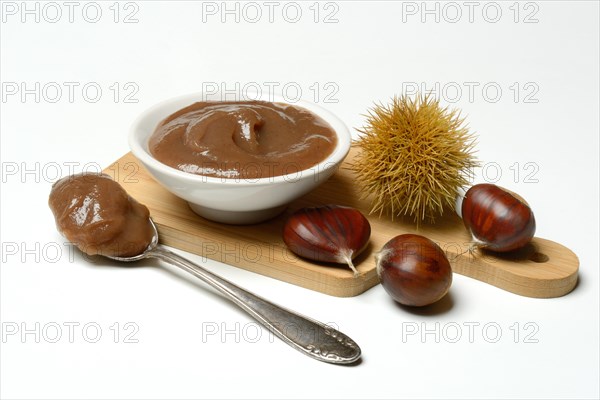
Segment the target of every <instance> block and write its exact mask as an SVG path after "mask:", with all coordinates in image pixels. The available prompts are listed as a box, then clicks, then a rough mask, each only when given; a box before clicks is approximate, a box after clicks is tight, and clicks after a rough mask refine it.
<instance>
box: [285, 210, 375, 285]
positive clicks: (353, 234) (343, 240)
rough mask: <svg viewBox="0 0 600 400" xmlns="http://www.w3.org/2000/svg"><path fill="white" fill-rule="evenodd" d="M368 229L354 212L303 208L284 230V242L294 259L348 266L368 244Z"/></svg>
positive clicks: (366, 224) (369, 230)
mask: <svg viewBox="0 0 600 400" xmlns="http://www.w3.org/2000/svg"><path fill="white" fill-rule="evenodd" d="M370 237H371V225H370V224H369V221H368V220H367V218H366V217H365V216H364V215H363V214H362V213H361V212H360V211H358V210H357V209H355V208H351V207H344V206H338V205H326V206H321V207H306V208H302V209H300V210H298V211H296V212H295V213H293V214H292V215H291V216H290V217H289V218H288V220H287V221H286V223H285V226H284V227H283V241H284V242H285V244H286V245H287V246H288V248H289V249H290V250H291V251H293V252H294V253H296V254H297V255H299V256H301V257H304V258H308V259H311V260H315V261H323V262H333V263H340V264H348V266H349V267H350V269H352V271H353V272H354V276H358V271H357V270H356V268H355V267H354V263H353V262H352V259H354V258H355V257H356V256H358V255H359V254H360V253H361V252H362V251H363V250H364V249H365V248H366V247H367V244H368V243H369V238H370Z"/></svg>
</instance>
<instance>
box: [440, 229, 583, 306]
mask: <svg viewBox="0 0 600 400" xmlns="http://www.w3.org/2000/svg"><path fill="white" fill-rule="evenodd" d="M447 253H448V252H447ZM454 254H455V256H454V258H453V257H452V255H451V254H449V258H450V259H451V260H452V261H451V264H452V269H453V271H454V272H457V273H459V274H461V275H465V276H469V277H471V278H474V279H477V280H480V281H482V282H486V283H489V284H490V285H494V286H497V287H499V288H501V289H504V290H508V291H509V292H513V293H516V294H520V295H523V296H528V297H538V298H550V297H559V296H563V295H565V294H567V293H569V292H570V291H571V290H573V288H574V287H575V285H576V284H577V274H578V270H579V259H578V258H577V256H576V255H575V253H573V252H572V251H571V250H569V249H568V248H566V247H564V246H562V245H561V244H558V243H556V242H553V241H550V240H546V239H540V238H537V237H536V238H533V240H532V241H531V243H529V244H528V245H527V246H525V247H524V248H523V249H520V250H518V251H514V252H510V253H504V254H503V253H492V252H488V251H485V250H476V251H475V252H474V253H470V252H468V251H467V252H466V253H463V254H460V253H458V254H457V253H454Z"/></svg>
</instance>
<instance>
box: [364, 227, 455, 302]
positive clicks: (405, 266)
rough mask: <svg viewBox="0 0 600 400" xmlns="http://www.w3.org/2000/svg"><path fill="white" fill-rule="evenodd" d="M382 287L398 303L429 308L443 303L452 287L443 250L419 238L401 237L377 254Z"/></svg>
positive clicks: (388, 243) (450, 270)
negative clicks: (431, 305) (440, 302)
mask: <svg viewBox="0 0 600 400" xmlns="http://www.w3.org/2000/svg"><path fill="white" fill-rule="evenodd" d="M376 261H377V273H378V275H379V279H380V280H381V285H382V286H383V287H384V289H385V290H386V292H387V293H388V294H389V295H390V296H391V297H392V298H393V299H394V300H396V301H397V302H398V303H400V304H403V305H406V306H426V305H429V304H432V303H435V302H436V301H438V300H440V299H441V298H442V297H444V296H445V295H446V293H448V290H449V289H450V286H451V285H452V268H451V267H450V263H449V262H448V259H447V258H446V255H445V254H444V251H443V250H442V249H441V248H440V247H439V246H438V245H437V244H435V243H434V242H433V241H431V240H429V239H427V238H426V237H424V236H420V235H412V234H406V235H399V236H396V237H395V238H393V239H392V240H390V241H389V242H387V243H386V244H385V245H384V246H383V248H382V249H381V251H380V252H379V253H378V254H377V255H376Z"/></svg>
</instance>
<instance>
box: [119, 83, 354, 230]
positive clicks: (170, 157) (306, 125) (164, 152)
mask: <svg viewBox="0 0 600 400" xmlns="http://www.w3.org/2000/svg"><path fill="white" fill-rule="evenodd" d="M212 98H214V97H212ZM253 98H255V99H256V100H249V101H246V100H244V101H229V100H227V101H205V97H204V96H203V94H202V93H195V94H190V95H186V96H182V97H178V98H175V99H171V100H167V101H165V102H163V103H160V104H158V105H156V106H154V107H152V108H150V109H149V110H147V111H146V112H144V113H143V114H142V115H141V116H140V117H139V118H138V119H137V120H136V121H135V122H134V124H133V126H132V128H131V132H130V137H129V144H130V147H131V150H132V152H133V154H134V155H135V156H136V157H137V158H138V159H139V160H140V161H141V162H142V164H143V165H144V166H145V167H146V168H147V169H148V171H149V172H150V173H151V174H152V176H153V177H154V178H155V179H156V180H157V181H158V182H159V183H160V184H161V185H162V186H164V187H165V188H166V189H167V190H169V191H170V192H172V193H173V194H175V195H176V196H178V197H180V198H182V199H184V200H186V201H187V202H188V203H189V204H190V207H191V208H192V210H194V212H196V213H198V214H199V215H201V216H203V217H205V218H207V219H211V220H214V221H219V222H225V223H230V224H249V223H257V222H261V221H263V220H266V219H269V218H272V217H274V216H275V215H277V214H278V213H280V212H281V211H283V209H284V208H285V207H286V205H287V204H288V203H290V202H291V201H293V200H294V199H296V198H298V197H300V196H302V195H304V194H306V193H307V192H309V191H311V190H312V189H314V188H316V187H317V186H318V185H320V184H321V183H323V182H324V181H325V180H327V178H329V177H330V176H331V175H332V174H333V173H334V172H335V171H336V170H337V168H338V167H339V165H340V163H341V162H342V161H343V159H344V158H345V157H346V155H347V154H348V151H349V150H350V142H351V138H350V133H349V131H348V128H347V127H346V126H345V125H344V123H343V122H341V121H340V120H339V119H338V118H336V117H335V116H334V115H332V114H331V113H329V112H328V111H326V110H324V109H323V108H321V107H319V106H317V105H316V104H312V103H309V102H305V101H298V102H295V103H293V104H290V103H287V102H285V101H284V99H283V98H282V97H281V96H277V95H274V94H270V93H264V95H263V96H258V95H256V94H255V96H253Z"/></svg>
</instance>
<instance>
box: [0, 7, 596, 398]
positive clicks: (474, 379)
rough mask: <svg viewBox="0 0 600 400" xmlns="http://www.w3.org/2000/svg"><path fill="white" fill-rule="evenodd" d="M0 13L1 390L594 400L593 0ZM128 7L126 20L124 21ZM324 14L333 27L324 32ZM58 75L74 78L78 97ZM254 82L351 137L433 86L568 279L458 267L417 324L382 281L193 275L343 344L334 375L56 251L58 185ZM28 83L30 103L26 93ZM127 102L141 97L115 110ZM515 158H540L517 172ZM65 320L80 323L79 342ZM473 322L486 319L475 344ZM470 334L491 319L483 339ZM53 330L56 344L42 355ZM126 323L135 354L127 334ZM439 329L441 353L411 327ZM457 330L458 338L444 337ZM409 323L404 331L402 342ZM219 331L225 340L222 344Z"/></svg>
mask: <svg viewBox="0 0 600 400" xmlns="http://www.w3.org/2000/svg"><path fill="white" fill-rule="evenodd" d="M2 3H3V4H2V7H3V14H2V18H3V20H2V27H1V36H2V37H1V42H0V44H1V52H2V53H1V81H2V84H3V92H2V95H3V98H2V103H1V107H2V108H1V137H2V142H1V156H2V194H1V201H2V203H1V205H2V214H1V221H2V228H1V229H2V231H1V234H2V237H1V241H2V267H1V269H0V272H1V319H2V328H3V330H4V334H3V338H2V340H3V341H2V343H1V364H0V366H1V375H0V378H1V382H0V387H1V392H0V394H1V395H2V397H5V398H216V397H219V398H221V397H223V398H300V397H303V398H308V397H311V398H314V397H319V398H324V397H327V398H398V397H426V398H433V397H435V398H457V397H460V398H505V397H518V398H533V397H535V398H570V397H574V398H598V396H599V388H598V375H599V371H598V368H599V367H598V365H599V357H598V354H599V349H598V334H599V333H598V315H599V310H598V308H599V307H598V305H599V297H598V293H599V292H598V283H599V279H598V278H599V276H598V239H599V238H598V136H599V135H598V133H599V126H598V109H599V102H598V88H599V82H598V76H599V71H598V60H599V50H598V48H599V44H598V36H599V27H598V13H599V7H598V3H597V2H592V1H588V2H568V3H567V2H566V1H565V2H562V1H552V2H543V1H541V2H529V3H518V4H516V5H515V4H514V3H513V2H498V3H493V4H491V3H486V2H475V3H474V5H473V6H472V7H474V8H471V9H470V8H469V7H471V6H468V5H465V4H464V3H462V2H458V3H453V4H451V5H450V6H447V5H445V3H434V2H430V3H427V5H423V4H422V3H421V2H415V3H411V2H404V3H402V2H375V3H369V4H367V2H335V3H330V4H325V3H320V4H317V5H316V6H315V5H313V3H312V2H306V3H304V2H302V3H298V4H299V5H298V6H299V7H300V10H301V12H302V15H301V17H300V20H299V21H298V22H296V23H292V22H291V21H292V20H293V19H294V18H296V15H295V13H294V11H295V9H294V8H292V7H294V5H292V6H287V8H285V10H286V12H287V14H286V13H284V12H283V9H284V6H285V5H286V4H287V3H276V4H275V5H274V6H273V7H274V8H273V11H274V13H273V14H272V17H271V18H272V22H270V21H269V18H270V17H269V14H268V11H269V8H268V7H269V6H268V5H265V4H264V3H262V2H258V3H254V5H252V6H251V7H249V6H246V8H244V4H243V3H238V4H237V6H236V5H235V4H236V3H228V5H227V7H228V8H229V9H233V10H235V7H238V8H237V9H238V10H239V12H238V17H239V22H236V20H235V19H236V15H235V11H234V14H222V12H223V11H224V10H223V7H224V6H223V5H222V4H221V2H217V3H204V6H203V3H201V2H193V1H181V2H166V1H137V2H132V3H130V4H125V3H121V4H117V7H115V6H114V5H113V2H112V1H110V2H98V3H97V5H98V7H99V8H100V9H101V11H102V15H101V17H100V20H99V21H98V22H96V23H92V22H88V21H86V19H85V18H87V19H88V20H93V19H94V18H95V8H94V7H95V5H88V3H86V2H75V6H74V7H75V8H74V10H73V11H74V13H73V15H72V19H73V22H70V21H69V15H68V11H69V9H68V6H66V5H64V4H63V3H62V2H58V3H56V4H58V6H59V7H60V10H61V12H62V17H61V18H60V19H58V20H57V14H56V7H55V6H54V5H52V6H46V7H45V8H44V5H45V3H37V2H30V3H28V7H29V8H30V9H34V7H36V5H35V4H36V3H37V7H38V10H39V15H38V16H39V22H36V20H35V18H36V15H35V12H34V14H23V13H22V11H23V10H22V7H23V6H22V5H21V2H17V3H13V2H2ZM255 5H258V7H259V9H260V10H261V12H262V17H261V18H260V19H259V20H258V21H257V22H253V21H255V20H256V19H257V15H256V10H257V8H256V7H255ZM15 6H16V7H17V9H16V14H14V15H13V12H14V11H15ZM110 7H112V8H110ZM311 7H312V8H311ZM424 7H427V8H428V9H430V10H434V11H433V13H432V14H426V13H424V12H423V11H424V10H423V8H424ZM436 7H437V8H436ZM84 8H85V10H86V12H87V14H85V13H84V14H83V15H82V11H83V9H84ZM115 9H118V10H119V11H120V13H119V15H118V16H116V15H115ZM316 9H318V10H319V11H320V12H319V14H318V15H315V10H316ZM498 9H499V10H500V11H501V14H500V15H499V16H498V14H496V12H497V10H498ZM215 10H216V14H214V15H212V14H210V13H208V12H203V11H211V12H212V11H215ZM435 10H438V11H435ZM470 10H471V11H472V14H471V15H469V11H470ZM517 11H518V13H517ZM331 13H333V15H330V14H331ZM458 13H460V14H458ZM127 15H129V17H130V22H133V23H124V22H123V19H124V18H125V17H126V16H127ZM327 15H330V19H329V22H332V23H324V19H325V17H326V16H327ZM115 16H116V17H117V21H118V22H115V21H114V19H115ZM84 17H85V18H84ZM222 18H224V19H225V21H224V22H223V21H222V20H221V19H222ZM315 18H316V20H317V22H315ZM436 18H437V19H438V21H436ZM22 19H24V21H22ZM136 19H137V22H135V21H134V20H136ZM52 20H56V22H52ZM335 20H337V22H336V21H335ZM494 20H497V21H496V22H493V21H494ZM526 21H527V22H528V23H526ZM36 82H39V84H40V89H39V91H37V93H36V90H35V85H36ZM53 82H54V83H55V84H54V83H53ZM65 82H73V83H72V84H69V85H78V86H73V87H74V92H73V98H72V99H69V91H68V87H67V86H66V85H67V84H65ZM115 82H117V86H113V85H114V83H115ZM253 82H254V83H256V84H258V85H259V86H260V87H262V88H263V89H264V90H267V88H268V87H267V86H268V85H271V86H273V85H276V86H277V87H276V89H278V90H281V89H282V88H283V87H284V86H285V85H287V86H285V87H286V88H288V89H289V90H290V92H289V93H288V95H289V96H290V97H292V98H293V97H294V96H295V92H294V91H293V89H294V88H300V89H301V91H302V97H304V98H305V99H306V100H310V101H316V102H318V103H320V104H321V105H323V106H325V107H327V108H328V109H330V110H331V111H333V112H334V113H336V114H337V115H338V116H339V117H340V118H341V119H343V120H344V121H345V122H346V123H347V124H348V126H349V127H351V128H357V127H360V126H361V125H362V124H363V121H364V118H363V116H362V115H363V114H364V113H365V112H366V110H367V109H368V108H369V107H371V106H372V105H373V103H374V102H384V103H385V102H387V101H388V100H389V99H390V98H391V97H392V96H393V95H395V94H401V93H402V91H403V90H406V89H412V88H414V87H415V85H420V84H421V83H422V82H423V83H424V85H425V89H435V88H436V84H437V85H439V90H438V91H437V95H438V96H440V97H441V98H442V100H443V102H444V103H445V104H448V105H450V106H452V107H458V108H460V109H462V110H463V112H464V113H465V115H466V116H467V118H468V122H469V124H470V127H471V129H472V130H473V131H475V132H476V133H477V134H478V137H479V140H478V142H479V144H478V147H477V148H478V157H479V159H480V160H481V161H482V162H484V163H497V164H494V166H495V167H499V170H500V171H501V172H502V176H501V178H500V179H499V181H498V183H499V184H501V185H503V186H506V187H508V188H511V189H512V190H514V191H516V192H518V193H520V194H521V195H523V196H524V197H525V198H526V199H527V200H528V201H529V202H530V203H531V204H532V206H533V208H534V211H535V213H536V219H537V221H538V230H537V236H540V237H544V238H548V239H552V240H554V241H557V242H559V243H562V244H564V245H565V246H567V247H569V248H571V249H572V250H573V251H575V253H577V255H578V256H579V258H580V261H581V269H580V282H579V285H578V286H577V288H576V289H575V291H574V292H572V293H571V294H569V295H567V296H565V297H562V298H557V299H547V300H540V299H531V298H526V297H521V296H517V295H514V294H511V293H508V292H505V291H502V290H500V289H497V288H495V287H492V286H489V285H486V284H483V283H480V282H478V281H475V280H472V279H470V278H466V277H463V276H460V275H455V277H454V283H453V286H452V288H451V291H450V297H449V298H448V299H447V300H445V301H444V302H443V304H441V305H439V306H437V307H433V309H429V310H428V311H423V312H410V311H408V310H406V309H404V308H400V307H398V306H396V305H395V304H394V302H393V301H392V300H391V299H390V298H389V297H388V296H387V294H386V293H385V292H384V290H383V289H382V288H381V287H380V286H378V287H375V288H373V289H371V290H369V291H367V292H366V293H364V294H362V295H360V296H357V297H354V298H335V297H331V296H327V295H324V294H320V293H317V292H313V291H309V290H306V289H302V288H299V287H295V286H292V285H289V284H287V283H282V282H279V281H276V280H273V279H270V278H265V277H263V276H259V275H256V274H253V273H249V272H246V271H243V270H240V269H237V268H234V267H230V266H227V265H223V264H219V263H216V262H207V263H206V264H207V266H208V267H210V269H212V270H214V271H216V272H218V273H219V274H222V275H223V276H225V277H226V278H229V279H231V280H232V281H234V282H236V283H239V284H240V285H241V286H243V287H246V288H248V289H250V290H252V291H255V292H257V293H259V294H261V295H263V296H265V297H266V298H268V299H271V300H273V301H275V302H277V303H280V304H282V305H285V306H287V307H290V308H292V309H294V310H297V311H299V312H302V313H304V314H307V315H309V316H312V317H313V318H316V319H319V320H321V321H323V322H330V323H334V324H336V325H337V326H338V327H339V329H340V330H342V331H343V332H345V333H347V334H349V335H350V336H351V337H352V338H354V339H355V340H356V341H357V342H358V343H359V344H360V345H361V347H362V349H363V353H364V356H363V361H362V363H361V364H360V365H357V366H354V367H340V366H334V365H329V364H324V363H319V362H317V361H314V360H312V359H309V358H307V357H304V356H302V355H301V354H299V353H298V352H296V351H294V350H292V349H291V348H289V347H287V346H286V345H284V344H283V343H281V342H280V341H279V340H277V339H272V338H270V336H269V334H268V333H267V332H266V331H264V330H257V325H256V324H255V323H254V322H252V321H251V320H250V319H249V318H247V317H246V315H244V314H243V313H242V312H240V311H239V310H238V309H236V308H235V307H234V306H233V305H231V304H229V303H228V302H227V301H225V300H223V299H221V298H220V297H218V296H216V295H215V294H214V293H213V292H211V291H209V290H206V289H205V287H204V286H203V285H202V284H199V283H197V282H195V281H193V280H192V279H189V278H188V277H184V276H181V275H179V274H176V273H175V272H173V271H172V270H170V269H164V268H159V264H157V263H153V262H148V264H149V266H148V267H140V268H119V267H117V266H116V265H115V264H111V263H109V262H105V263H103V264H106V265H103V264H99V263H96V264H92V263H89V262H86V261H85V260H84V259H82V256H81V255H80V254H79V253H75V254H74V255H72V254H70V253H69V247H68V246H66V245H64V244H63V239H62V238H61V237H60V236H59V234H58V233H57V232H56V230H55V228H54V221H53V218H52V215H51V213H50V210H49V209H48V207H47V196H48V194H49V191H50V186H51V182H52V181H53V180H54V179H55V178H56V174H57V172H58V173H60V174H67V173H68V172H69V169H68V168H69V165H72V164H70V163H74V164H75V167H74V169H75V171H81V170H82V169H83V168H84V166H85V165H86V164H87V163H90V164H87V165H88V167H90V168H93V167H94V166H98V165H99V166H107V165H108V164H110V163H111V162H112V161H114V160H116V159H117V158H119V157H120V156H121V155H123V154H124V153H126V152H127V151H128V148H127V139H126V136H127V132H128V127H129V125H130V123H131V122H132V120H133V119H134V118H135V117H136V115H137V114H138V113H140V112H141V111H142V110H144V109H145V108H147V107H148V106H150V105H152V104H154V103H156V102H158V101H161V100H163V99H166V98H169V97H172V96H177V95H180V94H184V93H188V92H193V91H199V90H202V89H203V87H204V88H207V87H210V86H211V85H214V84H216V85H221V84H223V85H225V86H226V88H227V89H233V90H234V91H235V90H236V85H239V86H237V87H239V88H240V90H241V89H242V88H243V87H244V85H246V84H248V83H253ZM515 82H517V84H516V86H515ZM21 83H24V84H25V88H28V89H33V92H32V93H30V94H27V95H25V96H24V97H22V96H21V95H22V92H21V89H23V87H21V86H20V85H21ZM90 83H91V85H88V86H89V87H92V86H99V87H100V88H101V89H102V95H101V96H100V97H99V98H98V99H97V100H98V101H97V102H92V100H94V96H96V95H95V93H94V92H93V90H92V89H93V87H92V89H90V91H89V92H88V93H87V94H86V95H87V97H85V96H84V94H82V87H83V86H84V85H86V84H90ZM127 83H129V86H125V85H126V84H127ZM328 83H329V86H325V85H326V84H328ZM57 85H58V86H60V87H62V89H63V90H62V97H61V98H60V99H57V92H56V91H53V90H55V89H56V86H57ZM44 86H45V87H46V89H45V91H44ZM15 87H16V88H18V90H19V92H18V93H16V94H11V93H13V92H14V89H15ZM111 87H112V88H113V89H111ZM117 87H118V88H119V95H120V96H119V98H118V99H115V98H114V95H115V91H116V88H117ZM317 87H318V88H319V92H318V93H317V92H316V88H317ZM469 87H473V88H474V89H473V92H472V93H469ZM484 87H486V88H487V89H486V91H484V90H483V88H484ZM444 88H445V91H444V90H443V89H444ZM497 88H500V90H501V94H500V95H498V93H497V92H496V89H497ZM517 88H518V89H517ZM457 89H460V90H461V92H458V91H457ZM135 90H137V92H136V93H134V94H132V93H133V92H134V91H135ZM334 92H335V93H334ZM517 93H518V94H519V96H518V98H515V95H516V94H517ZM36 94H37V95H39V99H36V98H35V97H36ZM126 94H132V96H131V97H130V98H129V99H128V100H137V102H134V103H132V102H126V101H125V99H124V95H126ZM328 94H329V95H331V96H330V97H329V98H326V95H328ZM526 96H528V97H526ZM36 100H38V101H36ZM54 100H56V102H54V103H53V102H52V101H54ZM70 100H72V101H70ZM332 100H335V101H337V102H331V101H332ZM354 133H355V134H356V132H355V131H354ZM515 163H519V168H518V170H520V174H519V176H518V177H516V176H515V168H514V167H513V169H510V167H511V166H513V165H514V164H515ZM525 163H534V164H535V166H537V167H538V168H537V170H536V172H535V174H534V175H533V176H529V178H530V179H526V178H527V176H526V175H527V173H530V172H532V171H533V169H525ZM531 165H533V164H531ZM528 168H532V167H528ZM26 170H29V171H33V172H29V173H25V171H26ZM480 172H481V171H480ZM488 172H489V173H490V174H489V176H487V178H494V174H493V173H492V172H494V170H493V169H491V170H488ZM483 178H485V177H484V176H483V174H480V175H479V177H478V179H479V180H482V179H483ZM530 180H537V183H535V182H530ZM31 249H33V250H31ZM36 249H37V250H36ZM187 256H189V257H190V258H191V259H193V260H196V261H202V259H201V257H197V256H193V255H187ZM127 322H132V323H133V324H135V325H128V326H127V329H126V327H125V323H127ZM36 323H39V324H40V325H39V326H40V331H41V337H40V340H39V343H37V342H36V337H35V335H34V334H27V335H25V336H24V337H22V336H21V333H22V332H21V331H19V332H18V333H17V334H15V335H8V334H7V332H8V330H10V329H13V328H14V327H15V326H16V327H17V328H18V329H19V330H21V329H22V328H26V329H34V330H35V324H36ZM68 323H78V324H79V325H78V326H75V327H74V337H73V338H72V339H73V340H72V343H71V342H70V340H69V337H68V336H69V335H68V334H69V332H68V329H67V326H66V325H65V324H68ZM86 323H89V324H92V325H88V326H92V327H93V326H99V327H100V328H101V329H102V336H101V338H100V339H99V340H98V342H97V343H89V342H88V341H87V340H86V339H90V338H93V337H94V336H95V332H94V330H93V329H92V328H90V329H89V330H88V331H87V334H88V336H84V334H83V332H82V328H83V326H84V325H85V324H86ZM115 323H118V324H119V329H118V331H119V332H120V335H119V337H118V338H115V336H114V334H115V330H116V326H115V325H114V324H115ZM469 323H473V324H479V325H478V326H477V327H475V330H474V333H473V335H472V336H471V337H470V338H469V330H468V328H467V325H465V324H469ZM526 323H531V324H529V325H525V324H526ZM95 324H97V325H95ZM436 324H439V325H436ZM485 324H491V325H489V326H493V327H500V329H501V332H500V336H499V337H498V338H497V342H496V343H490V341H491V340H490V339H494V337H495V336H496V332H495V331H494V330H493V329H491V330H489V331H487V335H486V334H485V333H484V332H483V330H482V327H483V326H484V325H485ZM515 324H518V325H515ZM56 325H58V326H60V327H62V337H61V338H60V339H59V340H58V341H57V343H50V342H49V340H48V339H53V338H54V337H55V335H56V331H55V330H54V328H55V327H56ZM135 326H137V327H138V328H139V330H138V331H137V332H136V333H135V335H134V336H133V339H136V340H137V341H138V343H126V340H125V334H126V333H128V332H132V327H135ZM436 326H437V327H438V331H439V333H440V337H439V340H436V337H435V334H433V333H429V334H426V335H425V336H424V337H422V336H421V333H422V332H421V331H423V330H424V329H429V330H433V331H435V330H436ZM456 326H459V327H461V329H462V336H461V337H460V338H459V340H458V342H457V343H451V340H450V339H454V337H455V334H456V330H452V329H454V328H455V327H456ZM111 327H112V329H111ZM414 327H417V328H418V329H419V330H420V332H419V334H416V335H406V333H407V329H408V328H414ZM208 329H219V332H218V333H217V334H215V335H207V333H208ZM224 329H227V330H229V331H230V332H229V333H226V334H225V335H224V337H222V336H221V333H223V330H224ZM515 332H518V333H519V335H518V337H516V336H515ZM236 333H237V335H238V337H236ZM259 334H260V337H259V338H257V335H259ZM403 334H404V336H405V337H404V338H403ZM527 334H530V336H529V337H526V336H527ZM115 339H116V341H117V343H115ZM253 341H255V343H252V342H253ZM530 342H531V343H530Z"/></svg>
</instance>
